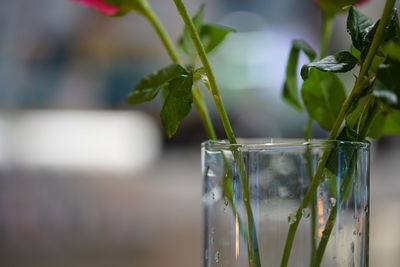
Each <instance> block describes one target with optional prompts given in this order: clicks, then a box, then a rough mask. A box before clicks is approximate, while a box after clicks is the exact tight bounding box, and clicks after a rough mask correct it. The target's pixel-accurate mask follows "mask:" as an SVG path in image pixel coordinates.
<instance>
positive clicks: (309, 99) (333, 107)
mask: <svg viewBox="0 0 400 267" xmlns="http://www.w3.org/2000/svg"><path fill="white" fill-rule="evenodd" d="M301 95H302V98H303V102H304V105H305V107H306V109H307V111H308V113H309V114H310V116H311V117H312V118H313V119H315V120H316V121H318V122H319V124H320V125H321V126H322V127H323V128H325V129H327V130H331V129H332V126H333V124H334V122H335V120H336V118H337V116H338V114H339V111H340V108H341V106H342V104H343V102H344V100H345V98H346V91H345V88H344V86H343V83H342V82H341V80H340V79H339V78H338V77H337V76H336V75H335V74H333V73H329V72H321V71H319V70H317V69H312V70H311V71H310V75H309V78H308V79H307V80H306V81H305V82H304V83H303V87H302V89H301Z"/></svg>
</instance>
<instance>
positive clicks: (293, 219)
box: [288, 213, 297, 224]
mask: <svg viewBox="0 0 400 267" xmlns="http://www.w3.org/2000/svg"><path fill="white" fill-rule="evenodd" d="M296 220H297V219H296V215H295V214H293V213H291V214H289V216H288V223H289V224H293V223H295V222H296Z"/></svg>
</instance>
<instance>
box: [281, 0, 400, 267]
mask: <svg viewBox="0 0 400 267" xmlns="http://www.w3.org/2000/svg"><path fill="white" fill-rule="evenodd" d="M395 3H396V0H386V4H385V8H384V10H383V14H382V18H381V20H380V23H379V26H378V29H377V31H376V33H375V36H374V39H373V41H372V44H371V47H370V49H369V50H368V54H367V56H366V58H365V61H364V62H363V64H362V66H361V69H360V73H359V76H358V78H357V80H356V83H355V85H354V88H353V90H352V91H351V94H350V96H349V97H348V98H347V99H346V100H345V102H344V103H343V105H342V107H341V109H340V112H339V115H338V117H337V118H336V121H335V123H334V126H333V128H332V130H331V133H330V134H329V137H328V139H329V140H334V139H336V138H337V136H338V133H339V130H340V127H341V126H342V124H343V121H344V119H345V116H346V114H347V112H348V110H349V107H350V106H351V104H352V103H353V101H354V100H356V99H357V98H358V97H359V96H360V95H361V94H362V93H364V92H363V91H364V90H365V88H367V87H366V86H365V84H366V83H368V77H367V75H368V70H369V68H370V66H371V63H372V60H373V59H374V57H375V54H376V52H377V50H378V48H379V46H380V45H381V43H382V40H383V33H384V30H385V28H386V25H387V23H388V21H389V19H390V15H391V12H392V10H393V8H394V5H395ZM330 153H331V150H330V149H329V150H326V151H325V152H324V154H323V155H322V158H321V161H320V163H319V164H318V168H317V172H316V174H315V176H314V178H313V181H312V182H311V184H310V187H309V189H308V191H307V193H306V195H305V196H304V198H303V201H302V202H301V204H300V207H299V209H298V210H297V213H296V221H295V222H294V223H293V224H291V225H290V227H289V232H288V236H287V238H286V243H285V249H284V252H283V256H282V261H281V267H286V266H287V264H288V262H289V256H290V252H291V250H292V247H293V241H294V237H295V234H296V231H297V228H298V226H299V223H300V220H301V218H302V216H301V212H302V210H303V209H304V208H306V207H307V205H308V203H309V201H310V199H311V196H312V194H314V192H316V190H317V188H318V185H319V183H320V182H321V177H322V174H323V170H324V168H325V164H326V162H327V160H328V158H329V155H330ZM317 266H318V265H316V266H314V267H317Z"/></svg>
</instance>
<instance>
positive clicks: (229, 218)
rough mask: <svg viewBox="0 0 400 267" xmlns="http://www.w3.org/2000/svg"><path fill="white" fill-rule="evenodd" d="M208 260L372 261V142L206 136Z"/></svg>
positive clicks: (271, 263)
mask: <svg viewBox="0 0 400 267" xmlns="http://www.w3.org/2000/svg"><path fill="white" fill-rule="evenodd" d="M202 170H203V177H204V191H203V193H204V194H203V199H202V200H203V207H204V265H203V266H206V267H210V266H229V267H239V266H240V267H244V266H249V267H260V266H268V267H275V266H280V267H284V266H295V267H303V266H304V267H306V266H307V267H309V266H312V267H316V266H324V267H330V266H341V267H342V266H356V267H357V266H362V267H364V266H368V228H369V213H368V210H369V143H363V142H342V141H312V142H304V141H290V140H287V141H282V142H277V141H273V140H269V141H268V142H267V141H265V140H243V141H242V142H241V143H240V144H237V145H230V144H228V143H227V142H225V141H207V142H205V143H203V144H202Z"/></svg>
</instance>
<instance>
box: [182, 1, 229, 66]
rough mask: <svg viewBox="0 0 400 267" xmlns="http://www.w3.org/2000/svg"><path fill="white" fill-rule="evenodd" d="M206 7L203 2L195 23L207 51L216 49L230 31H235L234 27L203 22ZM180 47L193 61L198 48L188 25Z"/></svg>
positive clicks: (195, 17) (194, 20) (195, 16)
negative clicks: (194, 43)
mask: <svg viewBox="0 0 400 267" xmlns="http://www.w3.org/2000/svg"><path fill="white" fill-rule="evenodd" d="M204 7H205V5H204V4H202V5H201V6H200V9H199V11H198V12H197V13H196V14H195V15H194V16H193V18H192V20H193V24H194V26H195V27H196V29H197V31H198V32H199V35H200V38H201V41H202V43H203V45H204V48H205V50H206V52H207V53H210V52H212V51H214V50H215V48H217V47H218V46H219V45H220V44H221V43H222V42H223V41H224V40H225V38H226V36H227V35H228V34H229V33H232V32H235V30H234V29H232V28H229V27H226V26H222V25H217V24H205V23H203V17H204ZM178 44H179V47H180V48H181V49H182V50H183V52H185V54H186V56H187V57H188V58H189V60H190V62H191V63H193V62H194V60H195V58H196V49H195V47H194V45H193V42H192V38H191V37H190V34H189V30H188V29H187V27H185V28H184V29H183V33H182V35H181V37H180V38H179V41H178Z"/></svg>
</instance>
